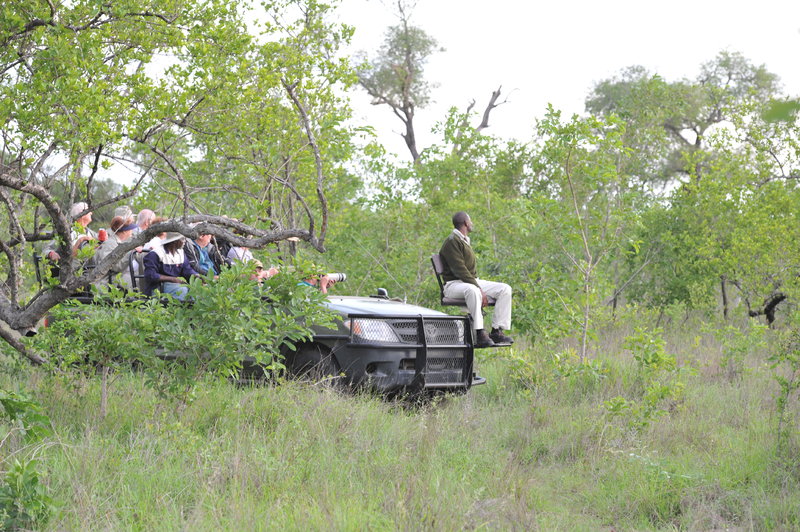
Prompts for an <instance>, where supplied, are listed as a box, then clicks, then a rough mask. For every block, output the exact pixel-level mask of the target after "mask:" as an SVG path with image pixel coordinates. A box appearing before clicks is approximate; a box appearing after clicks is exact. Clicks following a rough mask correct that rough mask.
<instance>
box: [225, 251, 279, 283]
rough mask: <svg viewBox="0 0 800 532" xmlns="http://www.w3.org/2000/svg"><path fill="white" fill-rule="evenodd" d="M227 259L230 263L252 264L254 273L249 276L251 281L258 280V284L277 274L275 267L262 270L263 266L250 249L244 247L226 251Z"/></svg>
mask: <svg viewBox="0 0 800 532" xmlns="http://www.w3.org/2000/svg"><path fill="white" fill-rule="evenodd" d="M227 258H228V259H229V260H231V261H232V262H240V263H242V264H249V263H252V264H253V265H254V266H255V273H254V274H253V275H251V276H250V279H252V280H258V281H259V282H260V281H262V280H264V279H269V278H270V277H272V276H273V275H275V274H276V273H278V269H277V268H275V267H270V268H269V269H264V265H263V264H262V263H261V261H260V260H256V259H255V257H253V252H252V251H250V248H247V247H244V246H233V247H232V248H231V249H230V251H228V257H227Z"/></svg>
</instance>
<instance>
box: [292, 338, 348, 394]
mask: <svg viewBox="0 0 800 532" xmlns="http://www.w3.org/2000/svg"><path fill="white" fill-rule="evenodd" d="M284 363H285V365H286V372H287V374H288V375H289V376H290V377H292V378H296V379H305V380H310V381H313V382H315V383H318V382H329V383H330V384H331V385H332V386H335V387H338V386H339V385H340V384H341V383H342V379H343V377H342V376H341V367H340V366H339V363H338V362H337V360H336V357H335V356H333V353H331V351H330V349H328V348H327V347H325V346H322V345H319V344H313V343H312V344H303V345H300V346H298V347H297V350H296V351H294V352H290V353H287V355H286V360H285V361H284Z"/></svg>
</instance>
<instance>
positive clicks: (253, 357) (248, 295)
mask: <svg viewBox="0 0 800 532" xmlns="http://www.w3.org/2000/svg"><path fill="white" fill-rule="evenodd" d="M248 273H249V269H248V268H247V266H246V265H245V266H241V267H237V266H234V267H232V268H230V269H229V270H226V271H223V272H222V273H221V274H220V275H219V278H218V279H217V280H214V281H212V280H206V281H200V280H193V281H192V283H191V287H190V289H189V294H190V297H191V299H192V302H191V304H189V305H185V304H182V303H180V302H177V301H170V302H169V304H168V305H167V307H166V309H165V313H164V316H163V318H162V319H161V320H159V321H158V322H157V323H156V324H155V330H154V333H155V338H157V340H155V341H156V342H157V344H158V346H159V349H160V350H161V351H162V352H163V353H165V354H166V355H167V357H166V359H165V360H163V361H159V362H156V363H155V364H154V369H155V371H154V372H152V373H151V375H152V381H151V382H152V383H153V384H154V385H155V386H156V388H157V389H158V390H160V391H161V392H163V393H169V394H173V395H177V396H179V397H182V398H184V399H185V400H188V399H189V397H190V396H191V392H192V390H193V388H194V386H195V385H196V384H197V382H198V381H199V379H200V378H201V377H202V376H204V375H210V376H216V377H223V378H231V377H232V378H235V379H236V378H239V376H240V372H241V370H242V364H243V362H244V361H247V363H248V364H251V365H256V366H260V367H261V368H262V369H263V371H264V372H265V373H266V375H267V376H268V377H269V376H271V375H272V374H274V373H275V372H278V371H280V370H282V369H283V364H282V363H281V360H282V350H283V349H285V348H293V347H294V346H295V345H297V344H298V343H300V342H302V341H304V340H307V339H309V338H310V337H311V333H312V329H311V328H312V326H330V325H331V324H332V315H331V313H330V311H328V310H327V309H326V308H325V307H324V306H323V301H324V296H323V295H322V294H321V293H320V292H318V291H316V290H311V289H308V288H306V287H304V286H300V285H298V280H299V278H301V277H302V275H299V276H298V275H291V274H288V273H279V274H278V275H275V276H273V277H271V278H270V279H267V280H266V281H264V284H263V286H260V285H258V284H257V283H255V282H254V281H250V280H249V279H247V277H248ZM167 365H171V366H173V369H172V370H169V371H164V370H165V367H166V366H167Z"/></svg>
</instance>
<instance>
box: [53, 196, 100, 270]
mask: <svg viewBox="0 0 800 532" xmlns="http://www.w3.org/2000/svg"><path fill="white" fill-rule="evenodd" d="M88 208H89V206H88V205H87V203H86V202H84V201H80V202H78V203H75V204H73V205H72V207H70V209H69V214H70V217H71V218H72V219H73V220H74V222H75V223H74V225H73V226H72V230H71V231H70V240H71V241H72V257H73V258H74V257H75V256H76V255H77V254H78V250H79V249H80V248H81V247H83V246H84V245H85V244H86V243H87V242H89V241H90V240H97V233H95V232H94V231H92V230H91V229H89V224H90V223H91V222H92V213H91V211H90V212H87V213H86V214H84V215H83V216H80V217H79V216H78V215H79V214H80V213H82V212H83V211H85V210H86V209H88ZM57 247H58V242H56V241H55V240H53V241H52V242H50V243H48V244H47V245H46V246H45V248H44V250H43V251H42V254H43V255H44V256H45V258H47V259H50V260H51V261H53V262H58V261H59V260H60V259H61V255H59V254H58V251H56V249H57ZM79 264H80V263H79V261H77V260H73V264H72V267H73V268H77V267H78V265H79Z"/></svg>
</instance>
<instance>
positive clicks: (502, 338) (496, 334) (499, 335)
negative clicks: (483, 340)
mask: <svg viewBox="0 0 800 532" xmlns="http://www.w3.org/2000/svg"><path fill="white" fill-rule="evenodd" d="M489 338H491V339H492V341H493V342H494V343H496V344H513V343H514V339H513V338H511V337H510V336H508V335H506V334H503V329H500V328H498V327H493V328H492V334H490V335H489Z"/></svg>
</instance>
